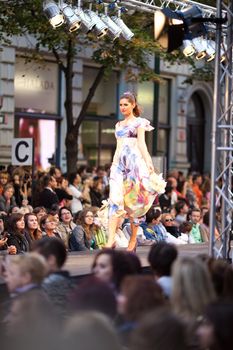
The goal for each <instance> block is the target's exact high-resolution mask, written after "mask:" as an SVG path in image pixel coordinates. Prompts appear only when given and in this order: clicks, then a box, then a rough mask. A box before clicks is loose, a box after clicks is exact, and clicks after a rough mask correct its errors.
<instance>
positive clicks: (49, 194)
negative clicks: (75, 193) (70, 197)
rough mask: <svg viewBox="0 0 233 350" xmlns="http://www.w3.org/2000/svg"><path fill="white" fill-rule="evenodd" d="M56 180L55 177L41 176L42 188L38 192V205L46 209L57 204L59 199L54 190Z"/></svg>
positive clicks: (52, 207)
mask: <svg viewBox="0 0 233 350" xmlns="http://www.w3.org/2000/svg"><path fill="white" fill-rule="evenodd" d="M56 188H57V181H56V179H55V177H53V176H50V175H45V176H44V177H43V190H42V191H41V192H40V194H39V206H42V207H45V208H46V209H47V210H51V209H54V206H58V204H59V199H58V196H57V194H56V192H55V189H56Z"/></svg>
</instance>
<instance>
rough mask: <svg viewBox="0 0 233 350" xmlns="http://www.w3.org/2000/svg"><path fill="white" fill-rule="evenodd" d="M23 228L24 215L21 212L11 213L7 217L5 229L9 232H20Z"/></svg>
mask: <svg viewBox="0 0 233 350" xmlns="http://www.w3.org/2000/svg"><path fill="white" fill-rule="evenodd" d="M24 228H25V222H24V215H23V214H21V213H13V214H11V216H10V217H9V218H8V221H7V230H8V231H9V233H13V234H14V233H20V232H23V230H24Z"/></svg>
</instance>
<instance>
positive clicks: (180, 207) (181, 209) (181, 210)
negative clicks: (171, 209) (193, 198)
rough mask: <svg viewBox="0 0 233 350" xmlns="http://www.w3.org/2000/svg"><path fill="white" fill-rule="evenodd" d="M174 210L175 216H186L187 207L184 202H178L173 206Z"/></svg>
mask: <svg viewBox="0 0 233 350" xmlns="http://www.w3.org/2000/svg"><path fill="white" fill-rule="evenodd" d="M175 210H176V213H177V214H187V213H188V210H189V207H188V206H187V203H186V202H185V201H182V200H181V201H178V202H177V203H176V204H175Z"/></svg>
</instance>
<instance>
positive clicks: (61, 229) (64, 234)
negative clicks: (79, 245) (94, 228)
mask: <svg viewBox="0 0 233 350" xmlns="http://www.w3.org/2000/svg"><path fill="white" fill-rule="evenodd" d="M58 215H59V223H58V226H57V231H58V233H59V235H60V236H61V238H62V240H63V242H64V244H65V246H66V249H68V248H69V239H70V235H71V233H72V231H73V229H74V228H75V227H76V224H75V223H74V221H73V216H72V212H71V210H70V209H69V208H67V207H61V208H60V209H59V213H58Z"/></svg>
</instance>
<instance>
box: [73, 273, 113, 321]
mask: <svg viewBox="0 0 233 350" xmlns="http://www.w3.org/2000/svg"><path fill="white" fill-rule="evenodd" d="M70 303H71V310H72V312H73V313H79V314H80V313H83V312H87V311H89V312H90V311H97V312H101V313H102V314H104V315H106V316H108V317H109V318H110V319H111V320H114V319H115V317H116V313H117V302H116V296H115V293H114V290H113V288H112V287H111V286H110V285H109V284H108V283H107V282H104V281H102V280H101V279H99V278H96V277H94V276H91V277H86V278H84V279H83V281H81V282H80V283H79V284H78V286H77V287H76V288H75V290H74V292H73V293H72V296H71V299H70Z"/></svg>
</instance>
